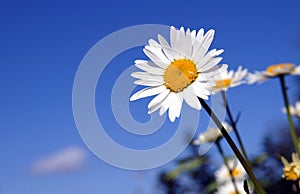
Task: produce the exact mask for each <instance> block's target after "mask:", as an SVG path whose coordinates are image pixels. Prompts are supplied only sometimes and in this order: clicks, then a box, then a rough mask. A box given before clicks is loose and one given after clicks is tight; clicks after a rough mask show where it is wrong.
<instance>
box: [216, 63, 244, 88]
mask: <svg viewBox="0 0 300 194" xmlns="http://www.w3.org/2000/svg"><path fill="white" fill-rule="evenodd" d="M247 74H248V70H247V69H243V68H242V67H241V66H239V67H238V69H237V71H236V72H234V71H233V70H231V71H227V70H226V71H223V72H222V73H220V74H219V75H215V76H214V78H213V79H214V81H215V83H216V85H215V86H214V87H213V88H212V93H213V94H215V93H217V92H219V91H227V90H228V88H233V87H236V86H239V85H241V84H243V83H244V78H245V77H246V76H247Z"/></svg>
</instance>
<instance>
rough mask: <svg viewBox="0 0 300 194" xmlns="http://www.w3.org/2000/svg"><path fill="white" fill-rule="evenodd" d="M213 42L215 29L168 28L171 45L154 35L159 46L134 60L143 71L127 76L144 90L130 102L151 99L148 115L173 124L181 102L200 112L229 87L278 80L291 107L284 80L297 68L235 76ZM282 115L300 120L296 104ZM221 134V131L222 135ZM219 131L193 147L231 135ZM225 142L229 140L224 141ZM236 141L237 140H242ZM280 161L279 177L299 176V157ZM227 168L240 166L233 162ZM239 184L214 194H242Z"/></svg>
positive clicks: (150, 46)
mask: <svg viewBox="0 0 300 194" xmlns="http://www.w3.org/2000/svg"><path fill="white" fill-rule="evenodd" d="M213 38H214V30H209V31H208V32H206V33H204V30H203V29H200V30H199V31H196V30H190V29H186V30H185V29H184V28H183V27H181V28H180V29H176V28H175V27H173V26H172V27H171V28H170V43H169V42H168V41H167V40H166V39H165V38H164V37H163V36H161V35H158V37H157V39H158V40H157V41H156V40H154V39H150V40H149V41H148V45H146V46H145V47H144V49H143V51H144V53H145V54H146V55H147V56H148V57H149V59H150V60H136V61H135V66H136V67H137V68H139V69H140V70H141V71H139V72H134V73H132V74H131V75H132V77H134V78H136V79H137V80H136V81H135V82H134V83H135V84H137V85H141V86H145V88H144V89H142V90H140V91H138V92H136V93H135V94H133V95H132V96H131V98H130V101H134V100H137V99H141V98H145V97H149V96H155V97H154V98H153V99H152V100H151V101H150V102H149V104H148V109H149V110H148V113H149V114H151V113H153V112H155V111H158V110H159V115H163V114H164V113H166V112H167V111H168V116H169V119H170V121H171V122H174V121H175V120H176V118H179V117H180V113H181V109H182V105H183V103H184V102H186V103H187V104H188V105H189V106H190V107H192V108H194V109H196V110H200V109H201V107H202V106H203V107H204V108H205V106H204V105H203V102H204V101H203V100H208V96H209V95H213V94H216V93H218V92H222V93H223V96H225V92H226V91H227V90H228V89H229V88H233V87H236V86H239V85H241V84H244V83H248V84H254V83H262V82H264V81H266V80H268V79H270V78H277V77H278V78H280V80H281V85H282V90H283V94H284V98H285V102H286V104H289V103H288V99H287V95H286V91H285V84H284V76H286V75H300V66H296V65H294V64H290V63H283V64H276V65H271V66H269V67H268V68H267V69H266V70H265V71H260V72H258V71H256V72H254V73H249V72H248V70H247V69H244V68H243V67H241V66H239V67H238V69H237V70H236V71H234V70H230V71H228V65H227V64H219V63H220V62H221V60H222V57H220V55H221V54H222V53H223V51H224V50H222V49H220V50H217V49H212V50H209V47H210V45H211V43H212V41H213ZM224 103H226V99H225V97H224ZM226 106H227V105H226ZM286 107H288V106H286ZM227 108H228V107H227ZM205 109H206V108H205ZM206 111H207V110H206ZM283 111H284V112H288V115H295V116H298V117H299V118H300V102H297V103H296V106H295V107H294V106H289V107H288V108H287V109H283ZM207 112H209V111H207ZM228 114H229V113H228ZM289 119H290V118H289ZM231 125H232V126H233V130H234V131H235V133H236V135H237V137H238V136H239V135H238V132H237V129H236V123H235V122H234V121H233V119H231ZM219 129H222V130H221V131H222V133H221V132H220V130H219ZM219 129H216V128H210V129H209V130H208V131H207V132H206V133H202V134H200V135H199V137H198V138H197V139H196V140H195V141H194V144H198V145H199V144H202V143H213V142H218V140H220V139H221V138H222V136H223V133H227V132H229V131H231V129H232V127H231V126H229V125H228V124H226V123H223V128H222V127H220V126H219ZM224 129H225V130H224ZM291 129H292V127H291ZM292 130H294V129H292ZM292 136H293V141H294V144H295V145H296V144H297V145H298V138H297V137H295V134H293V132H292ZM225 138H228V137H227V136H225ZM229 138H230V137H229ZM238 139H239V140H240V138H238ZM226 140H227V139H226ZM229 140H230V139H229ZM227 142H228V143H229V144H230V146H231V148H232V150H233V151H234V152H235V154H236V155H237V156H238V155H239V154H240V153H239V151H236V149H233V147H234V146H232V145H231V143H230V142H231V140H230V141H228V140H227ZM239 143H240V146H241V148H242V151H243V156H244V157H245V158H246V159H247V156H246V154H245V152H244V149H243V146H242V143H241V141H240V142H239ZM296 150H297V152H299V148H296ZM298 154H300V152H299V153H298ZM243 156H240V157H238V158H239V160H240V161H241V162H242V161H243V160H244V159H243ZM282 161H283V163H284V170H283V171H284V176H283V177H284V178H286V179H287V180H291V179H293V178H294V177H295V174H297V178H298V177H299V176H298V175H299V172H300V171H299V158H295V156H294V155H293V162H292V163H288V162H287V161H286V160H285V159H282ZM231 163H234V164H235V165H236V166H239V165H238V164H239V163H238V162H237V161H236V160H235V161H234V162H231ZM231 163H230V165H229V166H231V168H232V169H231V170H232V171H231V172H232V173H231V178H232V176H234V174H235V171H234V170H235V168H234V167H235V166H233V165H232V164H231ZM245 163H247V161H246V160H244V161H243V166H244V167H245V166H246V167H245V169H247V170H248V171H247V172H248V174H249V171H251V168H250V167H248V168H247V164H246V165H245ZM297 165H298V166H297ZM227 170H228V169H227ZM221 173H222V176H225V175H226V174H227V175H228V172H224V171H221V170H220V173H218V175H216V176H217V179H219V178H218V176H219V177H220V176H221V175H220V174H221ZM249 177H250V178H251V179H252V181H253V180H254V184H255V185H256V186H257V187H260V184H259V183H258V182H256V183H255V180H256V178H255V176H254V175H253V174H252V175H251V173H250V174H249ZM291 177H292V178H291ZM297 180H298V179H297ZM237 183H238V184H237V185H236V186H235V187H234V188H235V191H234V192H231V191H229V190H230V189H232V187H233V186H234V185H232V183H227V182H226V184H224V185H222V187H220V188H219V189H218V193H222V194H225V193H244V191H243V189H242V188H241V187H242V186H241V185H242V184H241V182H240V181H238V180H237ZM260 188H261V189H259V191H260V192H259V193H265V192H264V191H263V189H262V187H260ZM240 190H241V191H240Z"/></svg>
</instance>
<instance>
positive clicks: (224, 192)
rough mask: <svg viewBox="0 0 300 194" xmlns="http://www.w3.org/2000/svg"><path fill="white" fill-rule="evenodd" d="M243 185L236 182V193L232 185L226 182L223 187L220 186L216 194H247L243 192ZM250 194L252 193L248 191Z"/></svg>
mask: <svg viewBox="0 0 300 194" xmlns="http://www.w3.org/2000/svg"><path fill="white" fill-rule="evenodd" d="M243 184H244V183H243V182H236V187H237V191H236V190H235V187H234V185H233V183H231V182H228V183H226V184H225V185H222V186H220V187H219V188H218V190H217V192H216V194H247V193H246V192H245V190H244V187H243ZM250 193H253V191H250Z"/></svg>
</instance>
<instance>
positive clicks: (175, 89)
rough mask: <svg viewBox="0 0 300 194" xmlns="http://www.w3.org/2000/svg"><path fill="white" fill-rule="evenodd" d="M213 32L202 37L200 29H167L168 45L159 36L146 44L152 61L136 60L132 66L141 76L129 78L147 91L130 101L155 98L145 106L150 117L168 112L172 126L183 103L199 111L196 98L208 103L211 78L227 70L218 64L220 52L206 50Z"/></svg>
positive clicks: (134, 96)
mask: <svg viewBox="0 0 300 194" xmlns="http://www.w3.org/2000/svg"><path fill="white" fill-rule="evenodd" d="M213 37H214V30H209V31H208V32H207V33H205V34H204V30H203V29H200V30H199V31H198V32H197V33H196V31H195V30H193V31H190V29H187V30H186V31H185V30H184V28H183V27H181V28H180V30H176V29H175V28H174V27H173V26H172V27H171V28H170V39H171V40H170V42H171V44H169V43H168V42H167V41H166V39H165V38H164V37H163V36H161V35H158V41H159V42H156V41H155V40H153V39H150V40H149V45H147V46H145V48H144V53H145V54H146V55H147V56H148V57H149V58H150V59H151V61H146V60H136V61H135V66H136V67H138V68H140V69H141V70H143V72H134V73H132V74H131V75H132V77H134V78H137V79H138V80H136V81H135V82H134V83H135V84H138V85H142V86H147V88H145V89H142V90H140V91H138V92H137V93H135V94H134V95H132V96H131V98H130V100H131V101H133V100H137V99H140V98H144V97H148V96H153V95H157V96H156V97H155V98H153V99H152V100H151V101H150V103H149V104H148V108H149V111H148V113H149V114H151V113H153V112H154V111H156V110H158V109H160V111H159V114H160V115H163V114H164V113H165V112H166V111H167V110H169V118H170V120H171V121H172V122H174V121H175V118H176V117H179V116H180V112H181V108H182V103H183V101H185V102H186V103H187V104H188V105H189V106H191V107H193V108H195V109H197V110H200V109H201V104H200V102H199V100H198V97H199V98H202V99H205V100H207V99H208V96H209V95H210V93H211V92H210V89H211V87H212V86H214V82H213V81H212V80H211V78H212V77H213V76H214V75H215V74H218V73H220V72H222V71H224V70H226V69H227V65H220V66H217V64H218V63H219V62H220V61H221V60H222V58H221V57H218V56H219V55H220V54H221V53H223V50H216V49H213V50H210V51H209V52H208V48H209V46H210V44H211V42H212V40H213Z"/></svg>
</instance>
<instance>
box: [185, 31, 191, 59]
mask: <svg viewBox="0 0 300 194" xmlns="http://www.w3.org/2000/svg"><path fill="white" fill-rule="evenodd" d="M185 54H186V57H187V58H191V56H192V39H191V32H190V29H187V30H186V35H185Z"/></svg>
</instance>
